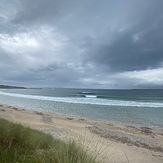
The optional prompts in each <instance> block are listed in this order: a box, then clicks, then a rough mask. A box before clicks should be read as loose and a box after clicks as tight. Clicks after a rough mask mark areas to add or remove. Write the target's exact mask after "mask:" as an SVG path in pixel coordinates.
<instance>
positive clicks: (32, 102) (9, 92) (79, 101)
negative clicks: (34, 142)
mask: <svg viewBox="0 0 163 163" xmlns="http://www.w3.org/2000/svg"><path fill="white" fill-rule="evenodd" d="M0 103H1V104H7V105H12V106H18V107H23V108H25V109H30V110H34V111H43V112H49V113H55V114H59V115H63V116H69V117H76V118H84V119H92V120H98V121H103V122H106V123H113V124H114V123H116V124H124V125H134V126H145V127H150V128H163V90H161V89H160V90H137V89H135V90H104V89H66V88H62V89H59V88H51V89H48V88H45V89H0Z"/></svg>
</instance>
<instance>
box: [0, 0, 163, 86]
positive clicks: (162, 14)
mask: <svg viewBox="0 0 163 163" xmlns="http://www.w3.org/2000/svg"><path fill="white" fill-rule="evenodd" d="M162 6H163V1H162V0H132V1H130V0H124V1H121V0H102V1H98V0H90V1H88V0H82V1H76V0H69V1H67V0H60V1H57V0H46V1H45V0H41V1H40V0H28V1H26V0H14V1H13V0H6V1H2V0H0V81H1V84H11V85H22V86H38V87H40V86H43V87H45V86H46V87H82V88H113V89H114V88H163V46H162V45H163V10H162Z"/></svg>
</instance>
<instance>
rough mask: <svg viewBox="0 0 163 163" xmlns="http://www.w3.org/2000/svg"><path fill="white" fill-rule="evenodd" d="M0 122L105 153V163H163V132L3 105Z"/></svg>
mask: <svg viewBox="0 0 163 163" xmlns="http://www.w3.org/2000/svg"><path fill="white" fill-rule="evenodd" d="M0 118H4V119H7V120H9V121H12V122H16V123H21V124H23V125H26V126H29V127H31V128H34V129H38V130H41V131H43V132H46V133H50V134H52V135H53V136H54V137H57V138H60V139H62V140H64V141H66V140H68V139H73V140H75V141H76V142H78V143H81V144H83V145H84V146H85V147H87V148H89V151H90V152H95V151H96V152H97V151H98V152H99V151H100V150H101V151H103V150H104V152H102V154H101V156H100V157H101V158H105V162H106V163H107V162H116V163H119V162H127V160H129V162H133V163H138V162H148V163H152V162H155V163H161V162H162V161H163V129H152V128H148V127H135V126H124V125H119V124H108V123H105V122H99V121H95V120H90V119H80V118H79V119H78V118H74V117H69V116H62V115H58V114H52V113H45V112H39V111H32V110H27V109H23V108H19V107H14V106H8V105H4V104H0ZM88 144H89V145H88Z"/></svg>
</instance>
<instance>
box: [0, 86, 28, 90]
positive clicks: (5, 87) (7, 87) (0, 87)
mask: <svg viewBox="0 0 163 163" xmlns="http://www.w3.org/2000/svg"><path fill="white" fill-rule="evenodd" d="M0 89H27V88H26V87H17V86H9V85H0Z"/></svg>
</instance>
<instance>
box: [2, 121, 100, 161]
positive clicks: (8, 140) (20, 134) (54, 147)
mask: <svg viewBox="0 0 163 163" xmlns="http://www.w3.org/2000/svg"><path fill="white" fill-rule="evenodd" d="M0 162H1V163H29V162H30V163H96V162H97V161H96V158H95V157H94V156H93V155H91V154H89V153H88V152H86V151H85V150H84V149H83V148H82V146H81V145H79V144H76V143H75V142H74V141H65V142H64V141H62V140H60V139H57V138H54V137H53V136H51V135H49V134H46V133H43V132H41V131H38V130H34V129H31V128H29V127H25V126H23V125H21V124H15V123H12V122H9V121H7V120H4V119H0Z"/></svg>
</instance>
